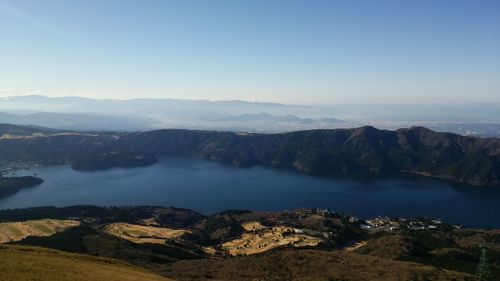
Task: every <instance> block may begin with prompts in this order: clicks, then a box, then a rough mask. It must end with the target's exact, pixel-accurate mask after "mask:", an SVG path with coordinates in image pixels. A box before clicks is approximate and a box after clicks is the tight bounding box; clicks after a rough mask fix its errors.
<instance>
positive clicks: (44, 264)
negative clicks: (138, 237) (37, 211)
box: [0, 245, 171, 281]
mask: <svg viewBox="0 0 500 281" xmlns="http://www.w3.org/2000/svg"><path fill="white" fill-rule="evenodd" d="M0 260H1V261H2V262H1V263H0V272H1V273H0V279H1V280H2V281H31V280H36V281H53V280H57V281H87V280H96V281H98V280H106V281H168V280H171V279H168V278H165V277H161V276H158V275H156V274H153V273H150V272H148V271H146V270H144V269H141V268H138V267H134V266H131V265H129V264H127V263H124V262H121V261H117V260H113V259H105V258H97V257H93V256H87V255H80V254H69V253H64V252H61V251H56V250H49V249H44V248H37V247H24V246H6V245H2V246H0Z"/></svg>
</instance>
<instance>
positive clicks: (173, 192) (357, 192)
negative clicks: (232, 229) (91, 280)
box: [0, 158, 500, 228]
mask: <svg viewBox="0 0 500 281" xmlns="http://www.w3.org/2000/svg"><path fill="white" fill-rule="evenodd" d="M34 173H36V174H38V176H39V177H41V178H43V179H44V180H45V182H44V183H43V184H41V185H39V186H36V187H31V188H27V189H23V190H21V191H19V192H17V193H16V194H14V195H11V196H9V197H5V198H1V199H0V209H6V208H24V207H32V206H47V205H52V206H69V205H77V204H93V205H101V206H111V205H164V206H175V207H182V208H188V209H193V210H196V211H199V212H202V213H205V214H210V213H214V212H219V211H222V210H225V209H250V210H262V211H282V210H285V209H289V210H290V209H294V208H300V207H314V208H328V209H330V210H332V211H340V212H344V213H347V214H351V215H355V216H358V217H364V218H368V217H374V216H379V215H381V216H385V215H388V216H399V217H416V216H428V217H432V218H440V219H443V220H445V221H446V222H450V223H456V224H463V225H466V226H471V227H483V228H500V215H499V214H500V189H492V188H475V187H463V186H455V185H452V184H450V183H447V182H443V181H439V180H435V179H431V178H424V177H418V176H402V177H392V178H378V179H377V178H375V179H373V178H371V179H370V178H368V179H367V178H360V177H341V178H336V177H314V176H307V175H303V174H301V173H299V172H296V171H291V170H281V169H273V168H267V167H261V166H255V167H252V168H238V167H234V166H229V165H224V164H220V163H216V162H210V161H205V160H200V159H194V158H164V159H162V160H161V161H160V162H158V163H157V164H155V165H152V166H148V167H140V168H131V169H121V168H114V169H109V170H104V171H98V172H77V171H73V170H71V169H70V168H69V167H68V166H49V167H36V168H32V169H29V170H24V171H18V172H17V173H16V174H17V175H21V174H23V175H32V174H34Z"/></svg>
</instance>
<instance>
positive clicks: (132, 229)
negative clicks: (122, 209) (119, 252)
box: [104, 223, 189, 244]
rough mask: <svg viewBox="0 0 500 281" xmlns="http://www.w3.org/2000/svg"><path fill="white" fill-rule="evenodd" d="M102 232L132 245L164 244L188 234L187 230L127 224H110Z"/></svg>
mask: <svg viewBox="0 0 500 281" xmlns="http://www.w3.org/2000/svg"><path fill="white" fill-rule="evenodd" d="M104 230H105V231H106V232H107V233H109V234H111V235H114V236H117V237H120V238H122V239H126V240H129V241H131V242H134V243H155V244H165V242H166V241H167V240H168V239H176V238H179V237H181V236H182V235H184V234H186V233H189V231H188V230H183V229H170V228H162V227H154V226H145V225H138V224H129V223H112V224H108V225H106V226H105V228H104Z"/></svg>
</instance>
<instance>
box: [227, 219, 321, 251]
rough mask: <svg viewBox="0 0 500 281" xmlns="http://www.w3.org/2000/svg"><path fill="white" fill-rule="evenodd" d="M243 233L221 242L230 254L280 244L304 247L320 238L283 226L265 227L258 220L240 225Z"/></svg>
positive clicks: (264, 248)
mask: <svg viewBox="0 0 500 281" xmlns="http://www.w3.org/2000/svg"><path fill="white" fill-rule="evenodd" d="M242 227H243V229H245V231H246V232H245V233H244V234H243V235H242V237H241V238H238V239H235V240H232V241H229V242H226V243H224V244H222V248H223V249H225V250H226V251H228V252H229V254H230V255H233V256H235V255H252V254H257V253H262V252H265V251H269V250H271V249H274V248H277V247H281V246H286V245H288V246H293V247H306V246H316V245H318V244H319V243H320V242H321V241H322V240H321V239H320V238H317V237H312V236H308V235H304V234H297V233H296V231H297V230H296V229H294V228H291V227H285V226H276V227H272V228H271V227H265V226H263V225H261V224H260V223H258V222H249V223H244V224H243V225H242Z"/></svg>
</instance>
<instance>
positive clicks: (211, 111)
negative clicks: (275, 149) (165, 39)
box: [0, 96, 342, 132]
mask: <svg viewBox="0 0 500 281" xmlns="http://www.w3.org/2000/svg"><path fill="white" fill-rule="evenodd" d="M1 111H3V112H1ZM333 114H334V110H333V109H332V108H326V107H308V106H295V105H284V104H278V103H261V102H245V101H205V100H176V99H135V100H98V99H87V98H79V97H61V98H49V97H45V96H16V97H5V98H0V123H9V124H18V125H36V126H44V127H50V128H57V129H66V130H87V131H88V130H90V131H137V130H142V131H144V130H151V129H162V128H187V129H204V130H224V131H248V132H285V131H294V130H306V129H319V128H332V127H338V126H341V125H340V124H341V123H342V121H341V120H338V119H336V118H332V117H331V116H332V115H333Z"/></svg>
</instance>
